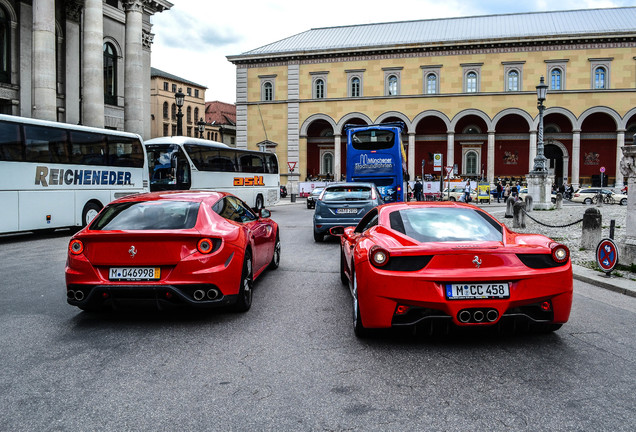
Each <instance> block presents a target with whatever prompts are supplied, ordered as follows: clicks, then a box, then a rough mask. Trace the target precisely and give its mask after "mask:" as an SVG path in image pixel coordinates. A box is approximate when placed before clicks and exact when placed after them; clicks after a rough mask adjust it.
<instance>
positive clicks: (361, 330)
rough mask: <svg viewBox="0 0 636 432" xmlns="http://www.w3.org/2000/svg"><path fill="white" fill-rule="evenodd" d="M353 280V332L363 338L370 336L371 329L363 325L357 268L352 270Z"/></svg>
mask: <svg viewBox="0 0 636 432" xmlns="http://www.w3.org/2000/svg"><path fill="white" fill-rule="evenodd" d="M351 280H352V283H353V288H352V290H351V295H352V297H353V333H354V334H355V335H356V337H358V338H360V339H363V338H365V337H367V336H369V329H367V328H365V327H364V326H363V325H362V317H361V316H360V303H358V280H357V277H356V271H355V269H352V270H351Z"/></svg>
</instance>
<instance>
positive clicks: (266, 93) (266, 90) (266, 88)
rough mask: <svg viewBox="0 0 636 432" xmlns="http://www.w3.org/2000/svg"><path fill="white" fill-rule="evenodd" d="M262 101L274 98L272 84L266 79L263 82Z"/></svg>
mask: <svg viewBox="0 0 636 432" xmlns="http://www.w3.org/2000/svg"><path fill="white" fill-rule="evenodd" d="M261 99H263V100H264V101H272V100H274V86H273V85H272V83H271V82H269V81H267V82H265V83H263V96H262V98H261Z"/></svg>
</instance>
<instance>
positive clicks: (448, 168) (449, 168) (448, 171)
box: [444, 166, 453, 174]
mask: <svg viewBox="0 0 636 432" xmlns="http://www.w3.org/2000/svg"><path fill="white" fill-rule="evenodd" d="M444 169H445V170H446V174H450V173H451V172H452V171H453V167H452V166H447V167H444Z"/></svg>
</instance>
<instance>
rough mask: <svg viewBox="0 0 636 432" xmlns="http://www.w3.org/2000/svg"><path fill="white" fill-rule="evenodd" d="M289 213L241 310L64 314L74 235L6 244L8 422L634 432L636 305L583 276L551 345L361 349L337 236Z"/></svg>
mask: <svg viewBox="0 0 636 432" xmlns="http://www.w3.org/2000/svg"><path fill="white" fill-rule="evenodd" d="M311 214H312V210H307V209H305V208H304V203H302V202H300V203H297V204H295V205H289V206H278V207H275V208H274V209H273V218H274V219H275V220H277V221H278V222H279V223H280V224H281V227H282V231H281V240H282V244H283V252H282V259H281V266H280V268H279V269H278V270H276V271H270V272H268V273H265V275H264V276H263V277H262V278H261V279H260V280H258V281H257V283H256V288H255V292H254V300H253V306H252V309H251V310H250V311H249V312H247V313H245V314H234V313H230V312H222V311H214V312H207V313H193V312H188V311H182V312H169V313H166V312H163V313H155V312H143V313H141V312H128V313H116V314H115V313H108V314H97V315H95V314H88V313H84V312H81V311H80V310H79V309H76V308H73V307H71V306H69V305H67V304H66V299H65V288H64V262H65V259H66V247H67V245H68V239H69V236H70V234H69V233H68V232H58V233H57V234H55V235H50V236H37V235H25V236H18V237H12V238H4V239H0V263H1V264H0V350H1V351H0V365H1V366H2V368H1V369H0V413H1V414H0V430H2V431H67V430H68V431H84V430H86V431H110V430H117V431H124V430H135V431H147V430H148V431H149V430H152V431H172V430H179V431H203V430H210V431H212V430H214V431H217V430H218V431H221V430H223V431H225V430H250V431H251V430H294V431H297V430H329V431H331V430H363V431H372V430H382V431H384V430H395V431H404V430H448V431H454V430H461V431H465V430H532V431H536V430H616V431H620V430H624V431H632V430H634V429H635V428H636V413H635V412H634V407H636V392H635V389H636V372H635V371H636V367H635V366H636V364H635V363H636V361H635V359H636V342H635V341H636V338H634V333H635V331H636V299H635V298H631V297H627V296H623V295H620V294H616V293H613V292H609V291H604V290H602V289H599V288H596V287H593V286H590V285H586V284H583V283H580V282H576V281H575V298H574V306H573V311H572V315H571V318H570V321H569V322H568V323H567V324H566V325H564V326H563V328H562V329H561V330H559V331H558V332H556V333H554V334H549V335H532V334H530V335H528V334H525V335H524V334H522V335H514V336H510V335H503V336H500V335H494V334H491V333H482V332H479V333H465V332H460V333H459V334H454V335H451V336H449V337H447V338H441V339H440V338H430V337H428V336H425V335H415V336H413V335H410V334H404V333H395V332H388V333H382V334H380V335H378V336H377V337H375V338H372V339H369V340H364V341H361V340H358V339H356V338H355V336H354V335H353V331H352V329H351V323H350V321H351V315H352V313H351V300H350V295H349V292H348V291H347V289H346V288H344V287H343V286H342V285H341V284H340V279H339V274H338V259H339V253H338V243H337V242H336V241H335V240H331V241H327V242H326V243H323V244H316V243H314V241H313V238H312V232H311Z"/></svg>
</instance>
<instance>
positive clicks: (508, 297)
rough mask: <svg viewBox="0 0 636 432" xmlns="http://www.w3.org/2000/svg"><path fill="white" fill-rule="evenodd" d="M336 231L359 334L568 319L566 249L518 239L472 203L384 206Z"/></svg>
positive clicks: (550, 324) (543, 324)
mask: <svg viewBox="0 0 636 432" xmlns="http://www.w3.org/2000/svg"><path fill="white" fill-rule="evenodd" d="M331 233H332V234H333V235H339V236H341V263H340V273H341V279H342V282H343V283H345V284H349V287H350V290H351V294H352V296H353V312H354V318H353V328H354V331H355V334H356V335H357V336H364V335H365V334H366V333H368V329H370V328H382V327H384V328H387V327H397V326H415V325H418V324H420V323H422V324H423V323H426V322H428V323H429V324H431V326H433V325H434V326H439V327H450V326H449V324H450V323H451V322H452V323H453V324H455V325H456V326H491V325H494V324H496V323H498V322H500V321H502V320H506V321H507V320H512V321H513V322H515V323H517V322H518V321H524V322H526V323H530V324H532V326H533V327H536V328H540V329H542V330H546V331H554V330H557V329H559V328H560V327H561V325H562V324H563V323H565V322H566V321H567V320H568V318H569V316H570V309H571V306H572V265H571V262H570V252H569V250H568V248H567V247H566V246H564V245H562V244H559V243H557V242H554V241H552V240H550V239H549V238H547V237H545V236H542V235H538V234H519V233H515V232H512V231H510V230H509V229H508V228H506V226H505V225H502V224H501V223H499V222H498V221H497V220H496V219H494V218H493V217H492V216H490V215H489V214H488V213H486V212H485V211H483V210H481V209H480V208H477V207H475V206H473V205H470V204H464V203H453V202H411V203H392V204H386V205H382V206H379V207H376V208H374V209H373V210H371V211H369V213H367V214H366V215H365V216H364V218H363V219H362V220H361V221H360V223H359V224H358V225H357V226H356V227H348V228H343V227H335V228H332V231H331ZM430 328H433V327H429V329H430Z"/></svg>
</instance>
